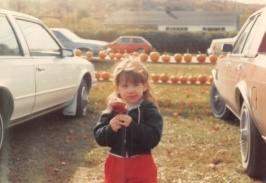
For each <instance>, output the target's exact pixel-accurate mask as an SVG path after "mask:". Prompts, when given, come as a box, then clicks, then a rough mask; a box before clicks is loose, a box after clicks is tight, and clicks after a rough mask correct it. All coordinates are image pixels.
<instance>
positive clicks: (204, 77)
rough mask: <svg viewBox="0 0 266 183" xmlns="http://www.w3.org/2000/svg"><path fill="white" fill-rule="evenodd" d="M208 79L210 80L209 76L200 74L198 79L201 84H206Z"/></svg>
mask: <svg viewBox="0 0 266 183" xmlns="http://www.w3.org/2000/svg"><path fill="white" fill-rule="evenodd" d="M207 80H208V78H207V76H204V75H198V81H199V83H200V84H205V83H206V81H207Z"/></svg>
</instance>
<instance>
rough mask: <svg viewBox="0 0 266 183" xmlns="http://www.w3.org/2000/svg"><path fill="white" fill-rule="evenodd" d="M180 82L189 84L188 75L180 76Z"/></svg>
mask: <svg viewBox="0 0 266 183" xmlns="http://www.w3.org/2000/svg"><path fill="white" fill-rule="evenodd" d="M179 80H180V83H181V84H187V80H188V79H187V77H186V76H180V77H179Z"/></svg>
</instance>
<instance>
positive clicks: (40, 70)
mask: <svg viewBox="0 0 266 183" xmlns="http://www.w3.org/2000/svg"><path fill="white" fill-rule="evenodd" d="M37 71H38V72H42V71H45V69H44V68H40V67H37Z"/></svg>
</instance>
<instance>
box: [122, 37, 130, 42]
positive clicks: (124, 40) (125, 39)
mask: <svg viewBox="0 0 266 183" xmlns="http://www.w3.org/2000/svg"><path fill="white" fill-rule="evenodd" d="M119 43H123V44H127V43H130V38H126V37H122V38H120V39H119Z"/></svg>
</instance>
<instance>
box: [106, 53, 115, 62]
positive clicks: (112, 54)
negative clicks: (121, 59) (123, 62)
mask: <svg viewBox="0 0 266 183" xmlns="http://www.w3.org/2000/svg"><path fill="white" fill-rule="evenodd" d="M108 56H109V58H110V60H114V58H115V54H114V53H113V52H110V53H109V54H108Z"/></svg>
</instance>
